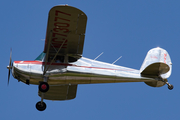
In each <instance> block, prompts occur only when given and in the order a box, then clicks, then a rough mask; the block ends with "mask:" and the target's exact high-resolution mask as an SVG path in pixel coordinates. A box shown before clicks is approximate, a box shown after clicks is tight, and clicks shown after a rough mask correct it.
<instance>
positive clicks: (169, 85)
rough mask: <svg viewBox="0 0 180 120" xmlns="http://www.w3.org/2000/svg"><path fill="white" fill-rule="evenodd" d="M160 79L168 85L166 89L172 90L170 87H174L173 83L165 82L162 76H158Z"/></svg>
mask: <svg viewBox="0 0 180 120" xmlns="http://www.w3.org/2000/svg"><path fill="white" fill-rule="evenodd" d="M160 80H161V81H162V82H164V83H166V85H168V89H169V90H172V89H173V88H174V86H173V85H171V84H169V83H168V82H166V81H165V80H163V79H162V78H160Z"/></svg>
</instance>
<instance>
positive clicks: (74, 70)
mask: <svg viewBox="0 0 180 120" xmlns="http://www.w3.org/2000/svg"><path fill="white" fill-rule="evenodd" d="M86 23H87V16H86V14H85V13H84V12H83V11H81V10H80V9H78V8H75V7H72V6H68V5H58V6H54V7H53V8H51V10H50V11H49V15H48V24H47V31H46V38H45V45H44V50H43V52H42V53H41V54H40V55H39V56H38V57H37V58H36V59H35V60H33V61H14V62H13V63H12V58H11V56H12V50H11V51H10V61H9V65H8V66H7V69H8V84H9V79H10V73H12V76H13V77H14V78H15V79H17V80H18V81H20V82H23V83H25V84H27V85H29V84H34V85H38V89H39V91H38V95H39V96H40V97H41V101H39V102H37V103H36V109H37V110H39V111H44V110H45V109H46V103H45V102H44V101H43V100H44V99H46V100H53V101H61V100H71V99H74V98H75V97H76V91H77V86H78V84H96V83H123V82H144V83H146V84H147V85H149V86H151V87H161V86H164V85H165V84H167V85H168V88H169V89H170V90H172V89H173V85H171V84H169V83H168V80H167V78H169V77H170V75H171V71H172V63H171V59H170V56H169V54H168V52H167V51H166V50H164V49H162V48H160V47H157V48H153V49H151V50H149V51H148V53H147V55H146V57H145V59H144V62H143V64H142V66H141V68H140V70H136V69H132V68H127V67H122V66H118V65H115V64H114V63H112V64H110V63H105V62H101V61H97V60H96V59H94V60H93V59H88V58H85V57H82V53H83V45H84V39H85V30H86Z"/></svg>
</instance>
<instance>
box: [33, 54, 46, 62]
mask: <svg viewBox="0 0 180 120" xmlns="http://www.w3.org/2000/svg"><path fill="white" fill-rule="evenodd" d="M45 55H46V53H44V52H42V53H41V54H40V55H39V56H38V57H37V58H36V59H35V60H37V61H43V59H44V56H45Z"/></svg>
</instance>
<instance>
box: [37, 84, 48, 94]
mask: <svg viewBox="0 0 180 120" xmlns="http://www.w3.org/2000/svg"><path fill="white" fill-rule="evenodd" d="M48 90H49V84H48V83H47V82H41V83H40V84H39V91H41V92H43V93H45V92H47V91H48Z"/></svg>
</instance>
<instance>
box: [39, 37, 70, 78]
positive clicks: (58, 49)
mask: <svg viewBox="0 0 180 120" xmlns="http://www.w3.org/2000/svg"><path fill="white" fill-rule="evenodd" d="M66 41H67V40H64V41H63V43H62V44H61V46H60V48H59V49H58V51H57V52H56V54H55V56H54V58H53V59H52V60H51V63H50V65H49V66H48V68H47V69H46V65H47V60H46V64H45V67H44V72H43V76H44V75H45V74H46V71H47V70H48V69H49V67H50V66H51V64H52V63H53V61H54V59H55V58H56V56H57V55H58V53H59V51H60V50H61V48H62V46H63V45H64V43H65V42H66Z"/></svg>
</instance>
